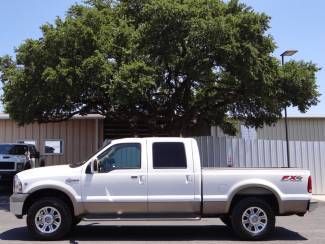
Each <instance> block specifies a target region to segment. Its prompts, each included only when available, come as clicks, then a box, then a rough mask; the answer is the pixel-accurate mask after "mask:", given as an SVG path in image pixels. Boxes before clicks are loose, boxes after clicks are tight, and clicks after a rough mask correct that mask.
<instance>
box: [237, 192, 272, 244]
mask: <svg viewBox="0 0 325 244" xmlns="http://www.w3.org/2000/svg"><path fill="white" fill-rule="evenodd" d="M249 208H253V210H249ZM258 209H260V210H262V211H264V213H263V212H262V213H260V214H258V216H259V217H260V216H261V217H262V216H263V215H266V217H267V218H264V219H263V220H261V221H260V223H261V224H262V225H263V224H264V223H265V224H264V227H262V226H258V228H256V227H255V226H252V225H250V223H251V222H249V223H246V224H244V223H243V221H245V220H249V218H248V217H244V213H245V212H246V213H251V211H253V212H254V213H255V212H257V211H258ZM247 211H248V212H247ZM254 213H253V214H254ZM255 216H257V214H255ZM255 216H254V217H255ZM259 217H258V218H259ZM242 218H243V219H244V220H242ZM255 220H256V219H255ZM231 221H232V227H233V231H234V232H235V233H236V235H237V236H238V237H239V238H240V239H242V240H261V239H265V238H266V237H267V236H269V235H270V234H271V233H272V232H273V231H274V229H275V214H274V211H273V210H272V208H271V207H270V205H269V204H268V203H266V202H265V201H264V200H262V199H260V198H256V197H247V198H244V199H242V200H240V201H239V202H238V203H236V205H235V206H234V208H233V209H232V218H231ZM245 225H246V227H245ZM247 229H250V230H251V231H248V230H247ZM255 231H257V233H253V232H255Z"/></svg>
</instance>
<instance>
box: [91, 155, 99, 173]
mask: <svg viewBox="0 0 325 244" xmlns="http://www.w3.org/2000/svg"><path fill="white" fill-rule="evenodd" d="M98 171H99V165H98V159H97V158H95V159H94V160H93V161H92V162H91V163H90V172H91V173H92V174H94V173H98Z"/></svg>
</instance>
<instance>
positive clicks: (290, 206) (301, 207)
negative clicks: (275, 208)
mask: <svg viewBox="0 0 325 244" xmlns="http://www.w3.org/2000/svg"><path fill="white" fill-rule="evenodd" d="M309 206H310V201H309V200H287V201H282V202H281V203H280V206H279V212H280V215H293V214H298V215H304V214H305V213H306V212H307V211H308V209H309Z"/></svg>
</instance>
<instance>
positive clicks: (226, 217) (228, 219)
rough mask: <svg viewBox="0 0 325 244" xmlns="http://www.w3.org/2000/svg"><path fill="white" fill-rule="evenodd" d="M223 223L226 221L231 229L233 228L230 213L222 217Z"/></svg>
mask: <svg viewBox="0 0 325 244" xmlns="http://www.w3.org/2000/svg"><path fill="white" fill-rule="evenodd" d="M220 220H221V221H222V223H224V224H225V225H226V226H227V227H228V228H229V229H232V223H231V218H230V216H228V215H225V216H222V217H220Z"/></svg>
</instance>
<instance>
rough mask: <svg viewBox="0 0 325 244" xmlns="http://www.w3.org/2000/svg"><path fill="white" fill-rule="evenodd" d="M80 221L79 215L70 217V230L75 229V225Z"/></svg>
mask: <svg viewBox="0 0 325 244" xmlns="http://www.w3.org/2000/svg"><path fill="white" fill-rule="evenodd" d="M81 221H82V218H81V217H73V218H72V225H71V230H75V228H76V226H77V225H78V224H79V223H80V222H81Z"/></svg>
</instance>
